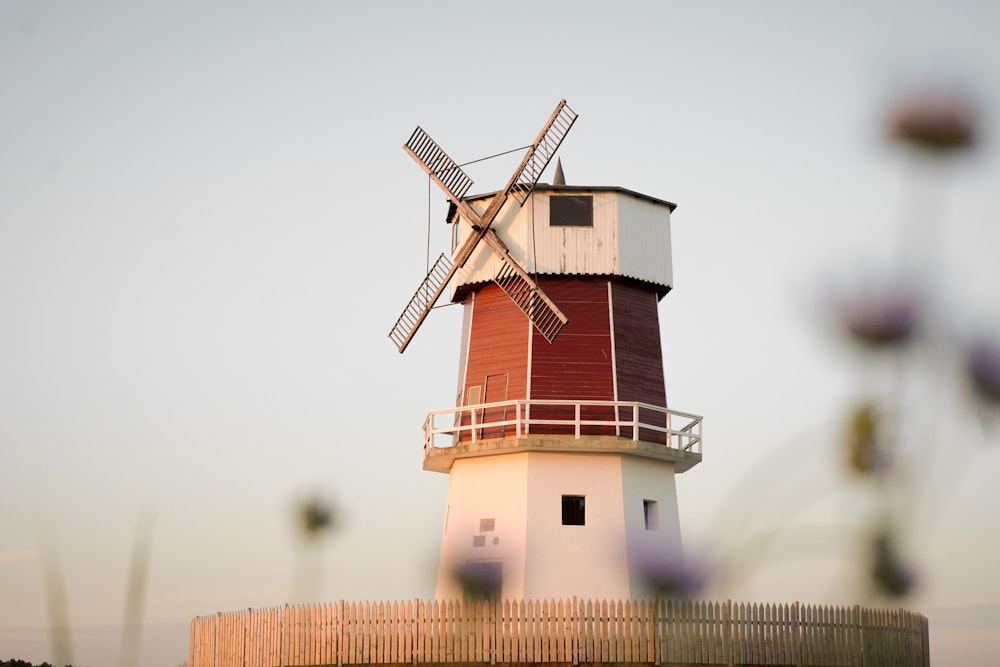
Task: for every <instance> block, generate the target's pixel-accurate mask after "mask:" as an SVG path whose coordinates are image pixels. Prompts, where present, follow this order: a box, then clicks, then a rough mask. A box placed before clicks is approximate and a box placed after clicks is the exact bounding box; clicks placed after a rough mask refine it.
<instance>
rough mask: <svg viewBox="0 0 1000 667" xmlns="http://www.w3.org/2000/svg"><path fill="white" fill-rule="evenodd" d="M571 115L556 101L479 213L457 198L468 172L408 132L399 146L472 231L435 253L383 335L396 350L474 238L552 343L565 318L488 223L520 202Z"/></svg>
mask: <svg viewBox="0 0 1000 667" xmlns="http://www.w3.org/2000/svg"><path fill="white" fill-rule="evenodd" d="M576 118H577V114H576V113H575V112H574V111H573V110H572V109H570V108H569V106H567V104H566V100H560V102H559V104H557V105H556V108H555V111H553V112H552V115H551V116H550V117H549V119H548V121H547V122H546V123H545V126H544V127H543V128H542V130H541V132H539V133H538V137H537V138H536V139H535V141H534V142H533V143H532V144H531V145H530V146H529V147H528V151H527V153H526V154H525V156H524V159H522V160H521V163H520V164H519V165H518V167H517V169H515V170H514V173H513V175H511V177H510V180H508V181H507V185H506V187H504V189H503V190H501V191H500V192H498V193H497V195H496V196H495V197H494V198H493V200H492V201H491V203H490V205H489V206H488V207H487V209H486V211H485V212H484V213H483V214H482V215H480V214H479V213H477V212H476V211H475V210H474V209H473V208H472V206H470V205H469V204H468V203H467V202H466V201H465V200H464V199H463V197H464V196H465V194H466V193H467V192H468V190H469V188H470V187H471V186H472V179H471V178H469V176H468V174H466V173H465V172H464V171H462V168H461V167H460V166H459V165H458V164H457V163H456V162H455V161H454V160H452V159H451V158H450V157H449V156H448V154H447V153H445V152H444V150H443V149H442V148H441V147H440V146H438V144H437V143H436V142H435V141H434V140H433V139H431V138H430V136H429V135H428V134H427V133H426V132H424V130H423V129H422V128H421V127H420V126H417V129H416V130H414V131H413V134H412V135H411V136H410V138H409V140H408V141H407V142H406V143H405V144H404V145H403V149H404V150H405V151H406V152H407V153H408V154H409V155H410V157H412V158H413V159H414V160H416V162H417V164H419V165H420V167H421V169H423V170H424V171H425V172H426V173H427V175H428V176H430V177H431V179H433V180H434V182H435V183H437V185H438V187H439V188H441V190H442V191H444V193H445V195H447V196H448V199H449V200H450V201H451V203H452V204H453V205H454V206H455V207H456V209H457V210H458V212H459V213H460V214H461V215H462V217H463V218H464V219H465V220H466V221H468V223H469V224H470V225H471V226H472V230H473V233H472V234H470V235H469V236H468V237H467V239H466V240H465V242H464V243H463V244H462V246H461V247H460V248H459V249H458V250H457V251H456V252H455V253H454V254H453V256H452V257H448V255H447V254H446V253H441V255H440V256H439V257H438V258H437V261H435V262H434V264H433V265H432V266H431V269H430V271H428V273H427V276H426V277H425V278H424V280H423V282H421V283H420V286H419V287H418V288H417V291H416V292H414V294H413V297H412V298H411V299H410V301H409V303H407V304H406V308H404V309H403V312H402V314H400V316H399V318H398V319H397V320H396V324H395V325H394V326H393V327H392V330H391V331H390V332H389V339H390V340H391V341H392V342H393V343H394V344H395V345H396V347H397V348H398V349H399V351H400V352H402V351H403V350H405V349H406V346H407V345H409V344H410V340H411V339H412V338H413V335H414V334H415V333H416V331H417V329H418V328H420V325H421V324H422V323H423V321H424V319H426V317H427V315H428V314H429V313H430V311H431V309H432V308H433V307H434V304H435V303H436V302H437V300H438V297H440V296H441V293H442V292H443V291H444V290H445V287H446V286H447V285H448V282H449V281H450V280H451V279H452V277H453V276H454V275H455V273H456V272H458V270H459V269H461V268H462V267H463V266H464V265H465V263H466V262H467V261H468V260H469V258H470V257H471V256H472V253H473V251H474V250H475V249H476V248H477V247H478V245H479V243H480V242H484V243H486V245H487V246H489V248H490V249H491V250H492V251H493V253H494V254H495V255H496V256H497V258H498V259H499V260H500V269H499V270H498V271H497V273H496V275H495V276H494V277H493V280H494V282H496V284H497V285H499V286H500V288H501V289H502V290H503V291H504V292H505V293H506V294H507V295H508V296H509V297H510V298H511V299H512V300H513V302H514V303H515V304H516V305H517V307H518V308H519V309H520V310H521V312H523V313H524V314H525V315H526V316H527V317H528V319H529V320H530V321H531V323H532V324H533V325H534V326H535V328H536V329H538V331H539V332H540V333H541V334H542V335H543V336H544V337H545V339H546V340H548V341H549V342H552V341H553V340H554V339H555V337H556V335H558V333H559V330H560V329H562V327H563V326H564V325H565V324H566V322H567V318H566V316H565V315H564V314H563V313H562V311H560V310H559V307H558V306H556V304H555V303H553V301H552V300H551V299H550V298H549V297H548V296H546V294H545V293H544V292H543V291H542V290H541V288H539V286H538V284H537V283H536V282H535V280H534V279H533V278H532V277H531V276H530V275H529V274H528V272H527V271H525V270H524V268H523V267H522V266H521V265H520V264H519V263H518V262H517V261H516V260H515V259H514V258H513V257H511V256H510V253H509V252H508V251H507V247H506V246H505V245H504V243H503V241H501V240H500V238H499V237H498V236H497V234H496V232H495V231H493V229H491V227H490V225H492V224H493V221H494V220H495V219H496V218H497V216H498V215H499V214H500V211H501V210H503V207H504V205H505V204H506V203H507V201H508V200H510V199H512V198H513V199H514V200H515V201H517V203H518V206H521V205H523V204H524V202H525V201H526V200H527V199H528V197H529V196H530V194H531V191H532V189H533V188H534V187H535V184H536V183H537V182H538V179H539V177H541V175H542V172H544V171H545V167H546V166H548V164H549V161H550V160H551V159H552V156H553V155H555V152H556V150H558V148H559V145H560V144H561V143H562V140H563V139H564V138H565V137H566V134H567V133H568V132H569V130H570V128H571V127H572V126H573V123H574V122H576Z"/></svg>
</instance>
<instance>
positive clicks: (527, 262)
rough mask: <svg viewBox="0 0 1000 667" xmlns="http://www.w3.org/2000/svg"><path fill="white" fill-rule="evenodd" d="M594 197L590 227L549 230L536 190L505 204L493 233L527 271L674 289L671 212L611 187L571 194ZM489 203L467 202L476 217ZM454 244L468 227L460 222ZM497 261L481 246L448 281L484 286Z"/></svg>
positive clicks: (545, 198)
mask: <svg viewBox="0 0 1000 667" xmlns="http://www.w3.org/2000/svg"><path fill="white" fill-rule="evenodd" d="M572 194H592V195H593V197H594V226H593V227H550V226H549V197H550V192H549V191H548V190H544V189H543V190H536V191H535V192H534V193H533V194H532V196H531V198H530V199H529V200H528V201H527V202H526V203H525V205H524V206H523V207H520V208H519V207H518V206H517V205H516V204H508V205H507V206H506V207H505V208H504V210H503V211H501V213H500V215H499V216H498V217H497V219H496V220H495V221H494V222H493V229H494V231H496V233H497V235H498V236H499V237H500V239H501V240H502V241H503V242H504V244H505V245H506V246H507V249H508V251H509V252H510V254H511V256H512V257H513V258H514V259H515V260H517V261H518V262H519V263H520V264H521V265H522V266H523V267H524V268H525V269H526V270H527V271H528V272H530V273H540V274H557V275H574V274H579V275H609V276H624V277H628V278H636V279H639V280H643V281H646V282H651V283H654V284H656V285H660V286H663V287H664V288H669V287H671V286H672V284H673V269H672V262H671V247H670V207H669V206H668V205H666V204H665V203H661V202H658V201H653V200H649V199H644V198H641V197H638V196H636V195H634V194H631V193H630V192H628V191H624V190H618V189H612V188H603V189H602V188H595V189H593V190H592V191H591V190H574V191H573V192H572ZM489 201H490V200H489V199H482V200H478V201H473V202H471V204H472V206H473V208H474V209H476V210H477V211H479V212H482V211H483V210H485V208H486V206H487V205H488V204H489ZM458 224H459V233H458V243H459V244H461V243H462V242H463V241H464V240H465V238H466V237H467V236H468V235H469V233H470V231H471V228H470V226H469V225H468V224H467V223H466V222H459V223H458ZM498 269H499V262H498V261H497V260H496V258H495V256H494V255H493V253H492V251H491V250H490V249H489V248H488V247H487V246H486V245H485V244H480V247H479V248H478V249H477V250H476V251H475V253H473V255H472V257H471V258H470V260H469V261H468V262H467V263H466V265H465V267H463V268H462V269H461V270H460V271H459V272H458V274H457V275H456V279H455V280H454V281H453V282H452V286H451V289H452V295H454V292H455V290H456V289H457V287H458V286H459V285H467V284H473V283H479V282H488V281H490V280H492V279H493V276H495V275H496V273H497V270H498Z"/></svg>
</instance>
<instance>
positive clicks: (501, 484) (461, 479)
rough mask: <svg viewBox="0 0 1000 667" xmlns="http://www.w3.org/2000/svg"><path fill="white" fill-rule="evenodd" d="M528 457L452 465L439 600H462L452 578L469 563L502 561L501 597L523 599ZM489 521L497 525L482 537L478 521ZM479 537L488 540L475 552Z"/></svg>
mask: <svg viewBox="0 0 1000 667" xmlns="http://www.w3.org/2000/svg"><path fill="white" fill-rule="evenodd" d="M528 456H529V454H528V453H526V452H522V453H514V454H504V455H500V456H483V457H477V458H470V459H459V460H457V461H455V463H454V464H453V465H452V468H451V471H450V473H449V475H448V499H447V508H446V510H445V511H446V518H445V523H444V528H443V530H442V535H441V555H440V558H439V564H438V578H437V588H436V590H435V596H436V597H437V598H439V599H445V598H458V597H462V590H461V588H460V587H459V585H458V583H457V582H456V581H455V580H454V578H453V577H452V571H453V570H454V569H455V568H456V567H461V566H463V565H464V564H465V563H466V562H467V561H469V560H501V561H503V582H504V592H503V595H504V596H505V597H507V596H510V597H514V596H516V597H520V596H521V595H520V591H522V590H523V588H524V553H525V530H526V525H525V515H526V507H527V499H528V489H527V479H528V475H527V466H528ZM488 518H493V519H495V526H494V530H493V531H492V532H488V533H481V532H480V530H479V521H480V519H488ZM476 535H483V536H484V537H485V538H486V539H485V542H486V544H485V546H482V547H474V546H473V538H474V537H475V536H476ZM494 539H495V540H496V544H494ZM508 590H509V591H510V592H508Z"/></svg>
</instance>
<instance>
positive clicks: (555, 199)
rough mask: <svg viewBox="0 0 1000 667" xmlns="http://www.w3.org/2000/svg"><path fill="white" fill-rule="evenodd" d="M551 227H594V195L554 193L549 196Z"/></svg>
mask: <svg viewBox="0 0 1000 667" xmlns="http://www.w3.org/2000/svg"><path fill="white" fill-rule="evenodd" d="M549 226H550V227H593V226H594V197H593V196H592V195H553V196H551V197H549Z"/></svg>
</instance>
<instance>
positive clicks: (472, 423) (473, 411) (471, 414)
mask: <svg viewBox="0 0 1000 667" xmlns="http://www.w3.org/2000/svg"><path fill="white" fill-rule="evenodd" d="M469 426H470V427H471V428H472V444H476V408H475V407H473V408H472V409H471V410H469Z"/></svg>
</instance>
